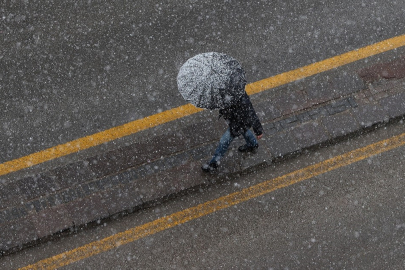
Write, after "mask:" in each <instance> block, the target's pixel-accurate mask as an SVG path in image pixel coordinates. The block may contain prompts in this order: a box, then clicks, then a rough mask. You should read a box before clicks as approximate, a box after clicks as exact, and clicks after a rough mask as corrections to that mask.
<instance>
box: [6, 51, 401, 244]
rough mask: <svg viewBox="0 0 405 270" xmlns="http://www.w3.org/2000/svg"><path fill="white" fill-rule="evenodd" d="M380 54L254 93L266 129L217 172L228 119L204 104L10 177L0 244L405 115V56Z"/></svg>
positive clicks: (43, 234)
mask: <svg viewBox="0 0 405 270" xmlns="http://www.w3.org/2000/svg"><path fill="white" fill-rule="evenodd" d="M372 62H373V61H371V63H369V64H368V65H364V64H362V65H361V67H359V65H358V64H353V65H348V66H347V67H344V68H339V69H335V70H332V71H329V72H325V73H322V74H320V75H315V76H312V77H309V78H306V79H303V80H300V81H297V82H294V83H291V84H288V85H286V86H282V87H278V88H276V89H272V90H269V91H265V92H262V93H260V94H256V95H254V96H252V102H253V104H254V107H255V109H256V111H257V113H258V115H259V118H260V119H261V121H262V123H263V127H264V134H265V137H264V139H262V140H261V141H260V142H259V143H260V147H259V149H258V151H257V152H256V153H254V154H241V153H239V152H238V151H237V147H238V146H239V144H242V143H243V142H242V141H241V140H240V139H238V140H236V142H234V143H233V144H232V147H233V148H232V149H231V150H230V151H229V152H228V153H227V155H226V157H225V158H224V160H223V162H222V163H221V166H220V167H219V169H218V171H217V172H216V173H213V174H206V173H203V172H202V171H201V169H200V166H201V164H202V163H203V162H205V161H206V160H208V159H209V158H210V156H211V155H212V153H213V151H214V149H215V147H216V144H217V142H218V140H219V138H220V136H221V135H222V133H223V132H224V131H225V129H226V125H225V123H224V122H223V120H222V119H221V120H218V115H217V113H216V112H209V111H203V112H201V113H197V114H195V115H192V116H188V117H185V118H182V119H179V120H176V121H173V122H170V123H166V124H163V125H161V126H158V127H155V128H152V129H149V130H146V131H143V132H139V133H137V134H134V135H133V136H132V137H131V140H132V141H129V140H128V139H126V141H125V142H124V143H121V145H120V146H119V147H117V148H113V149H108V147H106V148H105V150H104V151H102V152H101V153H100V152H98V153H96V154H91V152H89V153H88V154H87V156H84V155H83V156H80V155H77V156H74V158H72V159H67V161H69V162H66V161H65V162H64V163H63V162H62V163H61V164H59V165H58V164H54V165H53V166H49V167H46V166H44V167H41V168H38V169H37V171H30V172H28V173H18V172H17V173H13V174H11V175H9V176H7V178H4V179H5V180H3V181H2V182H3V183H2V189H1V190H0V192H1V194H0V200H1V205H2V209H1V210H0V241H1V242H0V249H1V250H2V251H3V252H9V251H13V250H16V249H19V248H21V247H25V246H28V245H32V244H35V243H36V242H38V241H43V240H46V239H47V237H49V236H51V235H54V234H58V233H60V232H63V231H69V230H72V229H74V228H78V227H81V226H85V225H86V224H90V223H92V222H93V223H97V222H99V221H100V220H102V219H104V218H109V217H113V216H115V215H121V214H124V213H127V212H133V211H136V210H138V209H141V208H144V207H149V206H150V205H153V204H155V203H158V202H161V201H164V200H167V199H170V198H172V197H173V196H181V195H182V194H184V193H185V192H187V191H188V190H192V189H198V188H199V187H201V186H206V185H212V184H214V183H217V182H221V181H227V179H232V178H233V177H235V176H236V175H240V174H243V173H246V172H250V171H255V170H260V168H261V167H266V166H268V165H269V164H271V163H274V162H280V161H283V160H285V159H287V158H289V157H292V156H294V155H297V154H299V153H301V152H302V151H304V150H306V149H312V148H316V147H320V146H324V145H328V144H331V143H334V142H336V141H339V140H342V139H344V138H347V137H348V136H356V135H358V134H361V133H362V132H367V131H370V130H372V129H374V128H375V127H376V126H380V125H384V124H387V123H389V122H390V121H391V122H392V121H398V120H399V119H402V118H403V117H404V115H405V79H404V77H405V64H404V63H405V60H404V58H401V57H397V58H396V59H395V60H393V61H387V62H385V63H381V62H380V61H379V62H377V60H374V62H375V63H372Z"/></svg>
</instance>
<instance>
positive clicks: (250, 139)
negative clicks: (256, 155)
mask: <svg viewBox="0 0 405 270" xmlns="http://www.w3.org/2000/svg"><path fill="white" fill-rule="evenodd" d="M243 137H244V138H245V141H246V145H247V146H248V147H256V146H257V140H256V137H255V135H254V134H253V132H252V131H250V129H248V130H247V131H246V132H245V133H244V134H243Z"/></svg>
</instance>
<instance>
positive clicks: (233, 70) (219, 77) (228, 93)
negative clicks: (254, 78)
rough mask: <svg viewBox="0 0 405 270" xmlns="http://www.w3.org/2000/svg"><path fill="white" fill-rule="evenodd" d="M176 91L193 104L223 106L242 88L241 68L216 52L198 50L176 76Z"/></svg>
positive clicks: (203, 106)
mask: <svg viewBox="0 0 405 270" xmlns="http://www.w3.org/2000/svg"><path fill="white" fill-rule="evenodd" d="M177 84H178V88H179V92H180V93H181V95H182V96H183V98H184V99H185V100H187V101H188V102H190V103H191V104H193V105H194V106H196V107H199V108H205V109H210V110H213V109H223V108H226V107H229V106H230V105H232V104H233V103H234V102H236V101H238V100H239V98H240V97H241V96H242V95H243V93H244V92H245V85H246V79H245V71H244V70H243V68H242V66H241V65H240V64H239V63H238V61H236V60H235V59H234V58H232V57H230V56H228V55H226V54H223V53H217V52H209V53H202V54H198V55H196V56H194V57H192V58H190V59H188V60H187V61H186V63H184V65H183V66H182V67H181V68H180V71H179V74H178V76H177Z"/></svg>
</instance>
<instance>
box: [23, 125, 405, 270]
mask: <svg viewBox="0 0 405 270" xmlns="http://www.w3.org/2000/svg"><path fill="white" fill-rule="evenodd" d="M403 145H405V133H403V134H401V135H398V136H395V137H392V138H390V139H386V140H383V141H379V142H377V143H374V144H371V145H368V146H366V147H363V148H359V149H356V150H354V151H351V152H348V153H344V154H342V155H339V156H336V157H333V158H330V159H328V160H325V161H322V162H320V163H317V164H314V165H311V166H308V167H306V168H303V169H300V170H297V171H294V172H291V173H289V174H286V175H283V176H280V177H277V178H274V179H271V180H268V181H265V182H263V183H260V184H257V185H255V186H251V187H249V188H246V189H243V190H241V191H239V192H235V193H232V194H229V195H226V196H223V197H220V198H218V199H215V200H213V201H208V202H205V203H202V204H200V205H197V206H195V207H191V208H188V209H185V210H183V211H180V212H177V213H174V214H171V215H168V216H166V217H162V218H159V219H157V220H154V221H152V222H149V223H146V224H143V225H141V226H138V227H135V228H132V229H129V230H127V231H124V232H121V233H118V234H115V235H112V236H110V237H107V238H104V239H102V240H99V241H95V242H92V243H89V244H87V245H84V246H81V247H79V248H76V249H73V250H70V251H67V252H64V253H61V254H59V255H56V256H53V257H50V258H47V259H44V260H42V261H39V262H37V263H35V264H32V265H29V266H26V267H24V268H20V269H56V268H59V267H63V266H66V265H68V264H71V263H74V262H76V261H80V260H83V259H86V258H89V257H91V256H94V255H97V254H99V253H102V252H105V251H108V250H111V249H114V248H117V247H119V246H121V245H125V244H128V243H131V242H134V241H136V240H138V239H140V238H143V237H146V236H149V235H153V234H155V233H158V232H160V231H163V230H167V229H169V228H172V227H175V226H177V225H180V224H183V223H186V222H188V221H191V220H194V219H197V218H200V217H203V216H206V215H208V214H211V213H214V212H216V211H219V210H221V209H225V208H228V207H230V206H232V205H236V204H239V203H242V202H245V201H248V200H250V199H253V198H256V197H258V196H261V195H264V194H267V193H270V192H272V191H274V190H277V189H280V188H284V187H287V186H290V185H292V184H295V183H298V182H301V181H303V180H306V179H309V178H312V177H315V176H318V175H321V174H324V173H326V172H329V171H332V170H335V169H338V168H341V167H343V166H347V165H350V164H352V163H355V162H357V161H360V160H364V159H366V158H369V157H371V156H373V155H377V154H380V153H383V152H386V151H389V150H392V149H394V148H397V147H400V146H403Z"/></svg>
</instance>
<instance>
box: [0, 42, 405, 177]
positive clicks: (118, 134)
mask: <svg viewBox="0 0 405 270" xmlns="http://www.w3.org/2000/svg"><path fill="white" fill-rule="evenodd" d="M402 46H405V35H402V36H398V37H394V38H391V39H387V40H384V41H381V42H378V43H375V44H373V45H370V46H366V47H363V48H360V49H358V50H354V51H350V52H347V53H344V54H341V55H338V56H335V57H332V58H329V59H326V60H323V61H320V62H317V63H313V64H311V65H308V66H305V67H302V68H298V69H295V70H292V71H288V72H285V73H282V74H279V75H276V76H274V77H270V78H267V79H264V80H261V81H257V82H254V83H251V84H248V85H247V86H246V92H247V93H248V94H249V95H253V94H256V93H259V92H262V91H265V90H268V89H271V88H274V87H277V86H280V85H284V84H287V83H290V82H293V81H296V80H299V79H302V78H305V77H308V76H312V75H315V74H318V73H321V72H324V71H327V70H331V69H334V68H337V67H339V66H343V65H346V64H349V63H352V62H355V61H358V60H361V59H364V58H367V57H370V56H373V55H376V54H379V53H382V52H386V51H390V50H393V49H396V48H399V47H402ZM199 111H201V109H198V108H195V107H194V106H192V105H190V104H187V105H184V106H180V107H178V108H174V109H171V110H168V111H164V112H162V113H158V114H154V115H151V116H148V117H145V118H143V119H139V120H135V121H133V122H130V123H127V124H125V125H122V126H118V127H114V128H111V129H108V130H105V131H102V132H99V133H96V134H93V135H90V136H87V137H83V138H79V139H77V140H74V141H71V142H68V143H65V144H61V145H58V146H55V147H52V148H49V149H46V150H43V151H40V152H36V153H33V154H30V155H27V156H24V157H21V158H18V159H14V160H11V161H8V162H5V163H2V164H0V176H1V175H5V174H8V173H11V172H15V171H18V170H22V169H25V168H29V167H31V166H34V165H37V164H40V163H43V162H46V161H49V160H52V159H56V158H59V157H62V156H66V155H69V154H72V153H77V152H79V151H81V150H85V149H88V148H90V147H93V146H97V145H101V144H103V143H106V142H110V141H113V140H116V139H118V138H122V137H125V136H128V135H131V134H134V133H137V132H139V131H142V130H145V129H148V128H152V127H156V126H158V125H161V124H164V123H167V122H170V121H173V120H176V119H179V118H182V117H185V116H187V115H191V114H194V113H197V112H199Z"/></svg>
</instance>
